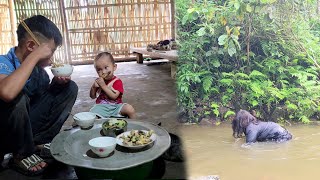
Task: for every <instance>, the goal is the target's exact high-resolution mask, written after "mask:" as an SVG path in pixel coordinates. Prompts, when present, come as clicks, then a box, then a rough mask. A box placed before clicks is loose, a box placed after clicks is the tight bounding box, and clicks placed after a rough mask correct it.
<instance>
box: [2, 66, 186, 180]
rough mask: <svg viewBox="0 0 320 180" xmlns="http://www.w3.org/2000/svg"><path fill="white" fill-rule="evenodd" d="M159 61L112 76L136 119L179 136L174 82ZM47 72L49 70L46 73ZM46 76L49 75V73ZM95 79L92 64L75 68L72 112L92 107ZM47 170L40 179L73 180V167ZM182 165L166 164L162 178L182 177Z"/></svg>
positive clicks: (8, 175)
mask: <svg viewBox="0 0 320 180" xmlns="http://www.w3.org/2000/svg"><path fill="white" fill-rule="evenodd" d="M157 62H158V61H151V62H145V63H144V64H137V63H136V62H123V63H118V69H117V70H116V72H115V75H116V76H118V77H119V78H121V79H122V81H123V83H124V89H125V91H124V95H123V101H124V102H127V103H129V104H131V105H132V106H133V107H134V108H135V110H136V112H137V119H139V120H144V121H148V122H152V123H159V122H161V124H162V127H164V128H165V129H167V131H169V132H171V133H176V134H179V132H178V131H177V129H178V127H179V125H180V124H179V123H178V122H177V105H176V90H175V81H174V80H173V79H172V78H171V76H170V64H169V63H166V62H164V63H161V62H160V63H157ZM49 71H50V70H49ZM49 75H51V76H52V74H51V72H49ZM96 77H97V74H96V72H95V69H94V67H93V65H79V66H75V68H74V72H73V74H72V79H73V80H74V81H75V82H76V83H77V84H78V86H79V94H78V98H77V100H76V103H75V105H74V107H73V110H72V113H78V112H82V111H88V110H89V109H90V108H91V107H92V105H93V104H94V102H95V101H94V100H93V99H91V98H90V97H89V90H90V87H91V85H92V83H93V81H94V79H95V78H96ZM72 123H73V120H72V117H69V118H68V120H67V121H66V123H65V125H64V126H63V127H62V129H64V128H68V127H69V126H70V125H72ZM51 163H53V164H52V165H51V167H50V168H49V169H48V171H47V172H46V173H45V174H44V175H43V176H42V177H36V179H39V178H49V179H76V178H77V176H76V174H75V173H74V170H73V168H72V167H69V166H66V165H64V164H62V163H59V162H56V161H52V162H51ZM185 174H186V171H185V168H184V163H175V162H169V161H166V171H165V174H164V176H163V178H164V179H183V178H185ZM0 179H33V178H27V177H25V176H23V175H21V174H19V173H16V172H15V171H12V170H10V169H5V170H2V171H0Z"/></svg>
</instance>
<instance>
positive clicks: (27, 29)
mask: <svg viewBox="0 0 320 180" xmlns="http://www.w3.org/2000/svg"><path fill="white" fill-rule="evenodd" d="M20 23H21V25H22V26H23V27H24V29H25V30H26V31H27V32H28V33H29V35H30V36H31V37H32V38H33V40H34V41H35V42H36V43H37V44H38V46H39V45H40V42H39V41H38V39H37V38H36V36H35V35H34V34H33V32H32V31H31V30H30V28H29V27H28V25H27V24H26V23H25V22H24V21H23V20H20Z"/></svg>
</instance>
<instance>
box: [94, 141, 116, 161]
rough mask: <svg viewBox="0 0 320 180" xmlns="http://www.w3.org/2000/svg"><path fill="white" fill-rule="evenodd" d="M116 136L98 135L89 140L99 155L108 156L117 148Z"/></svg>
mask: <svg viewBox="0 0 320 180" xmlns="http://www.w3.org/2000/svg"><path fill="white" fill-rule="evenodd" d="M116 145H117V142H116V138H114V137H97V138H93V139H91V140H90V141H89V146H90V149H91V150H92V151H93V152H94V153H95V154H96V155H98V156H99V157H107V156H108V155H109V154H110V153H111V152H112V151H114V149H115V148H116Z"/></svg>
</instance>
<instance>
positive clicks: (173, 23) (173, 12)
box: [170, 0, 176, 39]
mask: <svg viewBox="0 0 320 180" xmlns="http://www.w3.org/2000/svg"><path fill="white" fill-rule="evenodd" d="M170 3H171V38H173V39H176V18H175V17H176V10H175V9H176V7H175V0H171V1H170Z"/></svg>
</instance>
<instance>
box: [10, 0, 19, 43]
mask: <svg viewBox="0 0 320 180" xmlns="http://www.w3.org/2000/svg"><path fill="white" fill-rule="evenodd" d="M9 12H10V22H11V41H12V46H14V45H15V44H16V43H17V39H16V29H17V27H16V24H17V23H16V18H15V15H14V5H13V0H9Z"/></svg>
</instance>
